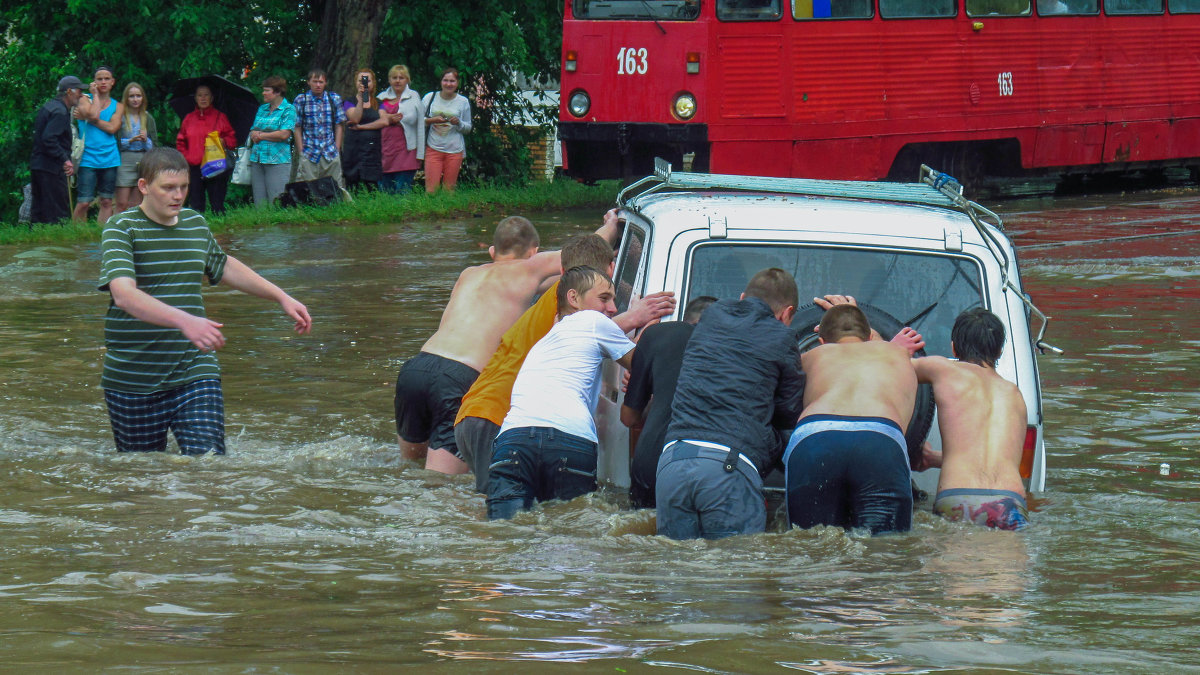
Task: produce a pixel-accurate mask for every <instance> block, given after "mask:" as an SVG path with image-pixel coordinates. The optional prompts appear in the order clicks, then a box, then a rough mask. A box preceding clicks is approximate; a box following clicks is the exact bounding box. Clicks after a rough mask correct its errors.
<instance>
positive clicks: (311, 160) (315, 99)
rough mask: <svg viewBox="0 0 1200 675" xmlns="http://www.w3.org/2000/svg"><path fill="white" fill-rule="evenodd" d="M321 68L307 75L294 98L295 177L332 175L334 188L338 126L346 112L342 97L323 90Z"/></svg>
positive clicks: (337, 167)
mask: <svg viewBox="0 0 1200 675" xmlns="http://www.w3.org/2000/svg"><path fill="white" fill-rule="evenodd" d="M325 81H326V76H325V71H323V70H321V69H320V68H314V69H313V70H312V71H311V72H309V74H308V89H309V90H308V91H306V92H304V93H303V94H300V95H299V96H297V97H296V100H295V102H294V104H293V105H295V106H296V134H295V136H296V162H297V163H296V180H304V181H308V180H316V179H317V178H320V177H322V176H332V177H333V180H334V181H336V182H337V184H338V187H340V188H345V187H346V186H345V182H344V181H343V180H342V158H341V152H342V125H343V124H345V123H346V112H345V110H343V109H342V97H341V96H338V95H337V94H335V93H333V92H332V91H331V92H329V93H328V94H326V93H325Z"/></svg>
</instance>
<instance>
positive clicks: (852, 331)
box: [817, 305, 871, 342]
mask: <svg viewBox="0 0 1200 675" xmlns="http://www.w3.org/2000/svg"><path fill="white" fill-rule="evenodd" d="M817 335H819V336H820V337H821V339H822V340H824V341H825V342H837V341H838V340H841V339H842V338H844V337H856V338H858V339H860V340H870V339H871V322H870V321H867V315H866V314H863V311H862V310H861V309H859V308H857V307H855V306H854V305H834V306H833V307H830V308H829V309H828V310H826V311H825V316H823V317H821V325H820V327H819V328H818V329H817Z"/></svg>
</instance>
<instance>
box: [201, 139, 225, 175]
mask: <svg viewBox="0 0 1200 675" xmlns="http://www.w3.org/2000/svg"><path fill="white" fill-rule="evenodd" d="M228 168H229V160H228V159H226V158H225V144H224V143H222V142H221V134H220V133H219V132H216V131H211V132H209V134H208V135H207V136H205V137H204V160H203V161H202V162H201V163H200V175H201V176H202V177H204V178H212V177H213V176H215V175H217V174H219V173H221V172H222V171H225V170H226V169H228Z"/></svg>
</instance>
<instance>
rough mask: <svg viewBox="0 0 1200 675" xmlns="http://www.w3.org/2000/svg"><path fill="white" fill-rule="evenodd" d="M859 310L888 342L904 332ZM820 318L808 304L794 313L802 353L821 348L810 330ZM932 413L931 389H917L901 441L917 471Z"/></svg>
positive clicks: (877, 314)
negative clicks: (910, 416)
mask: <svg viewBox="0 0 1200 675" xmlns="http://www.w3.org/2000/svg"><path fill="white" fill-rule="evenodd" d="M858 308H859V309H861V310H862V311H863V314H866V315H867V320H868V321H870V322H871V327H872V328H874V329H875V330H877V331H879V335H880V336H882V337H883V339H884V340H891V339H892V338H893V337H895V335H896V333H899V332H900V330H901V329H902V328H904V324H903V323H901V322H900V320H899V319H897V318H896V317H894V316H892V315H891V314H888V313H887V312H885V311H883V310H882V309H879V308H878V307H873V306H871V305H868V304H865V303H861V302H860V303H858ZM823 316H825V310H823V309H821V308H820V307H817V306H816V305H812V304H809V305H804V306H803V307H799V308H797V309H796V316H795V317H794V318H793V319H792V325H791V328H792V330H793V331H795V332H796V335H797V339H798V340H799V346H800V352H801V353H803V352H806V351H808V350H810V349H812V348H813V347H816V346H817V345H819V344H820V342H818V341H817V334H816V332H815V331H814V330H813V329H814V328H816V327H817V326H818V325H820V323H821V317H823ZM914 356H925V350H924V349H922V350H920V351H918V352H917V353H916V354H914ZM933 411H934V407H933V387H932V386H930V385H928V384H921V385H918V386H917V400H916V405H915V406H914V407H913V414H912V419H910V420H909V421H908V430H907V431H905V433H904V440H905V441H906V442H907V444H908V448H907V449H908V465H909V467H911V468H916V466H917V464H918V462H920V460H921V444H923V443H924V442H925V439H926V437H928V436H929V429H930V428H931V427H932V426H933Z"/></svg>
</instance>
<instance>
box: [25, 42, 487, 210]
mask: <svg viewBox="0 0 1200 675" xmlns="http://www.w3.org/2000/svg"><path fill="white" fill-rule="evenodd" d="M327 79H328V78H327V75H326V74H325V72H324V71H322V70H320V69H313V70H312V71H311V72H309V74H308V78H307V84H308V91H305V92H303V93H301V94H300V95H299V96H296V98H295V100H294V101H292V102H289V101H288V100H287V97H286V94H287V81H286V80H284V79H283V78H282V77H279V76H276V75H272V76H270V77H267V78H266V79H265V80H263V83H262V100H263V104H262V106H260V107H259V109H258V111H257V114H256V115H255V117H254V121H253V123H252V124H251V127H250V131H249V134H248V135H247V136H246V137H245V138H240V137H239V134H238V132H237V131H236V130H235V127H234V125H233V124H232V123H231V122H230V119H229V116H228V115H227V112H228V111H222V110H221V109H220V108H221V102H220V101H219V100H218V97H217V95H216V92H214V91H213V89H212V87H210V86H208V85H206V84H201V85H199V86H197V87H196V88H195V90H194V91H193V92H192V97H193V100H194V104H195V106H194V109H192V110H191V112H188V113H187V114H186V115H185V116H184V117H183V120H182V122H181V124H180V127H179V133H178V135H177V136H176V139H175V147H176V149H178V150H179V152H181V153H182V154H183V156H184V158H185V159H186V160H187V164H188V167H189V183H190V186H189V192H188V206H189V207H190V208H192V209H194V210H196V211H201V212H203V211H205V210H206V209H208V210H212V211H213V212H216V213H222V212H223V211H224V210H225V196H226V192H227V189H228V186H229V182H230V177H231V174H232V173H233V172H232V169H233V168H234V164H235V161H236V160H235V154H236V153H235V152H234V150H235V149H236V148H237V147H238V146H239V145H244V146H245V148H246V150H245V152H248V153H249V156H248V160H247V161H248V162H249V166H248V168H249V180H250V186H251V192H252V194H253V198H254V203H255V205H257V206H264V205H267V204H271V203H274V202H275V201H276V199H277V198H279V196H280V195H282V194H284V192H285V190H286V186H287V185H288V183H290V182H292V181H313V180H317V179H320V178H323V177H326V176H328V177H329V178H331V179H332V180H333V181H334V182H335V183H336V184H337V186H338V187H339V188H342V189H346V188H350V189H361V190H374V189H376V188H379V189H382V190H384V191H386V192H389V193H403V192H408V191H410V190H411V189H412V184H413V179H414V177H415V175H416V173H417V171H418V170H420V169H421V168H422V164H423V163H424V169H425V189H426V191H427V192H429V193H433V192H436V191H437V190H438V188H439V187H443V186H444V187H445V188H446V189H447V190H454V188H455V186H456V185H457V183H458V174H459V171H460V169H461V167H462V163H463V158H464V157H465V154H466V144H465V139H464V134H466V133H469V132H470V131H471V105H470V102H469V101H468V100H467V99H466V98H465V97H464V96H462V95H460V94H458V71H457V70H455V69H453V68H448V69H446V70H444V71H442V73H441V79H440V88H439V90H438V91H433V92H430V93H428V94H426V95H425V96H424V97H421V96H419V95H418V94H417V93H416V92H415V91H413V90H412V89H411V87H410V86H409V84H410V81H411V75H410V74H409V71H408V68H407V67H406V66H403V65H396V66H392V68H391V69H390V70H389V71H388V85H389V86H388V87H387V88H386V89H385V90H384V91H382V92H377V88H376V79H375V74H374V73H373V72H372V71H371V70H369V69H362V70H359V71H358V72H357V73H355V76H354V82H355V87H356V92H355V94H354V96H353V98H352V99H344V98H343V97H341V96H339V95H338V94H336V93H334V92H332V91H326V85H327ZM115 84H116V76H115V72H114V70H113V69H112V68H110V67H108V66H101V67H99V68H97V69H96V71H95V73H94V75H93V78H92V82H91V83H90V84H89V85H88V86H87V91H86V92H85V91H84V89H85V88H84V84H83V82H82V81H80V80H79V78H77V77H75V76H67V77H64V78H62V79H61V80H60V81H59V83H58V96H57V97H56V98H54V99H52V100H50V101H48V102H47V103H46V104H45V105H43V106H42V108H41V109H40V110H39V111H38V114H37V118H36V121H35V123H34V139H33V141H34V142H33V153H32V156H31V159H30V173H31V180H30V185H31V193H32V194H31V199H32V210H31V218H30V220H31V221H32V222H34V223H53V222H58V221H60V220H65V219H66V218H68V217H73V218H74V219H75V220H77V221H83V220H86V218H87V215H88V211H89V209H90V208H91V206H92V204H93V203H94V202H97V201H98V206H99V210H100V211H99V215H98V220H99V221H100V222H106V221H107V220H108V218H109V217H110V216H111V215H112V214H113V213H114V211H115V212H121V211H124V210H126V209H128V208H130V207H134V206H137V205H138V204H139V203H141V200H142V192H141V190H140V189H139V187H138V176H137V169H138V165H139V163H140V161H141V159H142V157H144V155H145V153H146V152H147V151H149V150H151V149H152V148H154V147H156V146H158V144H159V141H158V130H157V126H156V124H155V121H154V118H153V116H151V115H150V113H149V112H148V110H147V107H148V101H147V96H146V91H145V88H144V87H142V86H141V85H140V84H138V83H136V82H130V83H128V84H127V85H126V86H125V88H124V91H123V93H122V95H121V100H120V101H119V102H118V101H116V100H114V99H113V98H112V96H111V93H112V90H113V87H114V86H115ZM72 122H74V124H72ZM214 135H215V136H216V138H217V139H219V143H220V147H221V148H222V149H223V150H224V151H225V152H228V153H229V160H228V161H227V162H226V163H225V166H224V169H223V170H220V171H216V172H213V171H212V170H211V165H206V144H207V145H208V150H209V154H211V147H212V143H213V140H212V138H211V137H212V136H214ZM72 176H73V177H74V178H75V183H76V185H75V189H76V196H75V206H74V208H73V209H72V207H71V199H70V192H69V182H68V179H69V177H72Z"/></svg>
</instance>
